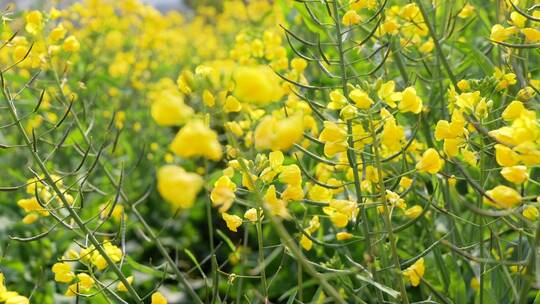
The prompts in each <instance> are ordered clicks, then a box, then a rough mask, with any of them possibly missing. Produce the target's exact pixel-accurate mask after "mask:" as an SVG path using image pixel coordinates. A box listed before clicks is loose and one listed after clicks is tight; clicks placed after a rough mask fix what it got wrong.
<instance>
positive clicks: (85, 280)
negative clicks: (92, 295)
mask: <svg viewBox="0 0 540 304" xmlns="http://www.w3.org/2000/svg"><path fill="white" fill-rule="evenodd" d="M92 286H94V279H92V277H90V276H89V275H87V274H86V273H79V274H78V275H77V283H74V284H71V285H69V287H68V290H67V291H66V296H68V297H72V296H75V295H77V294H84V293H86V292H88V291H89V290H90V289H91V288H92Z"/></svg>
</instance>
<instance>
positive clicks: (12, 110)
mask: <svg viewBox="0 0 540 304" xmlns="http://www.w3.org/2000/svg"><path fill="white" fill-rule="evenodd" d="M2 92H3V95H4V99H5V100H6V102H7V104H8V108H9V112H10V114H11V117H12V118H13V120H14V121H15V122H16V123H15V125H16V126H17V128H18V129H19V132H20V133H21V134H22V136H23V140H24V142H25V144H26V147H27V148H28V150H29V151H30V154H31V155H32V158H33V159H34V161H35V162H36V163H37V164H38V166H39V168H40V170H41V172H42V173H43V175H44V176H45V180H46V181H47V182H48V183H49V184H50V186H51V188H52V189H53V191H54V192H55V193H56V195H57V196H58V197H59V198H60V201H61V202H62V205H63V207H64V208H66V210H67V211H68V213H69V215H70V216H71V217H72V218H73V220H74V221H75V223H76V224H77V226H78V227H79V228H80V229H81V230H82V231H83V233H84V234H85V235H87V236H88V239H89V240H90V243H92V245H94V247H95V248H96V250H97V251H98V252H99V254H100V255H101V256H102V257H103V258H104V259H105V261H107V264H108V265H109V266H110V267H111V268H112V270H113V272H114V273H115V274H116V275H117V277H118V279H119V280H120V281H121V282H122V283H123V284H124V286H125V287H126V289H127V291H128V293H129V294H130V295H131V296H132V297H133V298H134V299H135V301H136V302H137V303H143V302H142V299H141V297H140V296H139V294H138V293H137V291H136V290H135V289H134V288H133V286H131V284H129V282H128V280H127V278H126V276H124V274H123V273H122V270H121V269H120V268H119V267H118V265H116V263H115V262H114V261H113V260H112V259H111V257H110V256H109V255H108V254H107V252H106V251H105V249H104V248H103V246H102V245H101V243H100V242H99V241H98V240H97V239H96V237H95V235H94V234H93V233H92V231H90V229H88V227H87V226H86V225H85V224H84V222H83V220H82V219H81V218H80V217H79V215H78V214H77V212H75V210H74V209H73V208H72V207H71V205H70V204H69V202H68V201H67V199H66V197H65V196H64V193H63V191H61V190H60V189H59V188H58V186H57V185H56V183H55V180H54V179H53V178H52V177H51V174H50V173H49V170H48V169H47V167H46V166H45V164H44V163H43V161H42V160H41V158H40V157H39V155H38V154H37V152H36V151H34V149H33V147H32V142H31V141H30V138H29V137H28V134H26V130H25V129H24V127H23V125H22V123H21V121H20V120H19V117H18V115H17V111H16V109H15V105H14V104H13V102H12V101H11V100H10V99H9V98H8V96H7V94H6V93H5V89H4V88H2Z"/></svg>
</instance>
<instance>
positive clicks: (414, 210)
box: [405, 205, 424, 219]
mask: <svg viewBox="0 0 540 304" xmlns="http://www.w3.org/2000/svg"><path fill="white" fill-rule="evenodd" d="M423 210H424V209H423V208H422V206H420V205H414V206H412V207H411V208H409V209H407V210H405V216H406V217H408V218H410V219H415V218H417V217H418V216H419V215H420V214H422V211H423Z"/></svg>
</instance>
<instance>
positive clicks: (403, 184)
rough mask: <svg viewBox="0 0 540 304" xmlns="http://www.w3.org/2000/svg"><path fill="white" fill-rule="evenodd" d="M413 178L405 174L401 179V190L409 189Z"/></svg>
mask: <svg viewBox="0 0 540 304" xmlns="http://www.w3.org/2000/svg"><path fill="white" fill-rule="evenodd" d="M412 182H413V180H412V179H411V178H408V177H406V176H403V177H402V178H401V179H400V180H399V186H400V189H401V190H405V189H408V188H409V187H410V186H411V185H412Z"/></svg>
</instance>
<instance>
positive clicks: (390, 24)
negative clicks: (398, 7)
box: [381, 19, 400, 35]
mask: <svg viewBox="0 0 540 304" xmlns="http://www.w3.org/2000/svg"><path fill="white" fill-rule="evenodd" d="M399 28H400V25H399V23H397V22H396V20H393V19H390V20H387V21H386V22H385V23H383V24H382V26H381V34H383V35H384V34H386V33H388V34H390V35H395V34H397V33H399Z"/></svg>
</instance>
